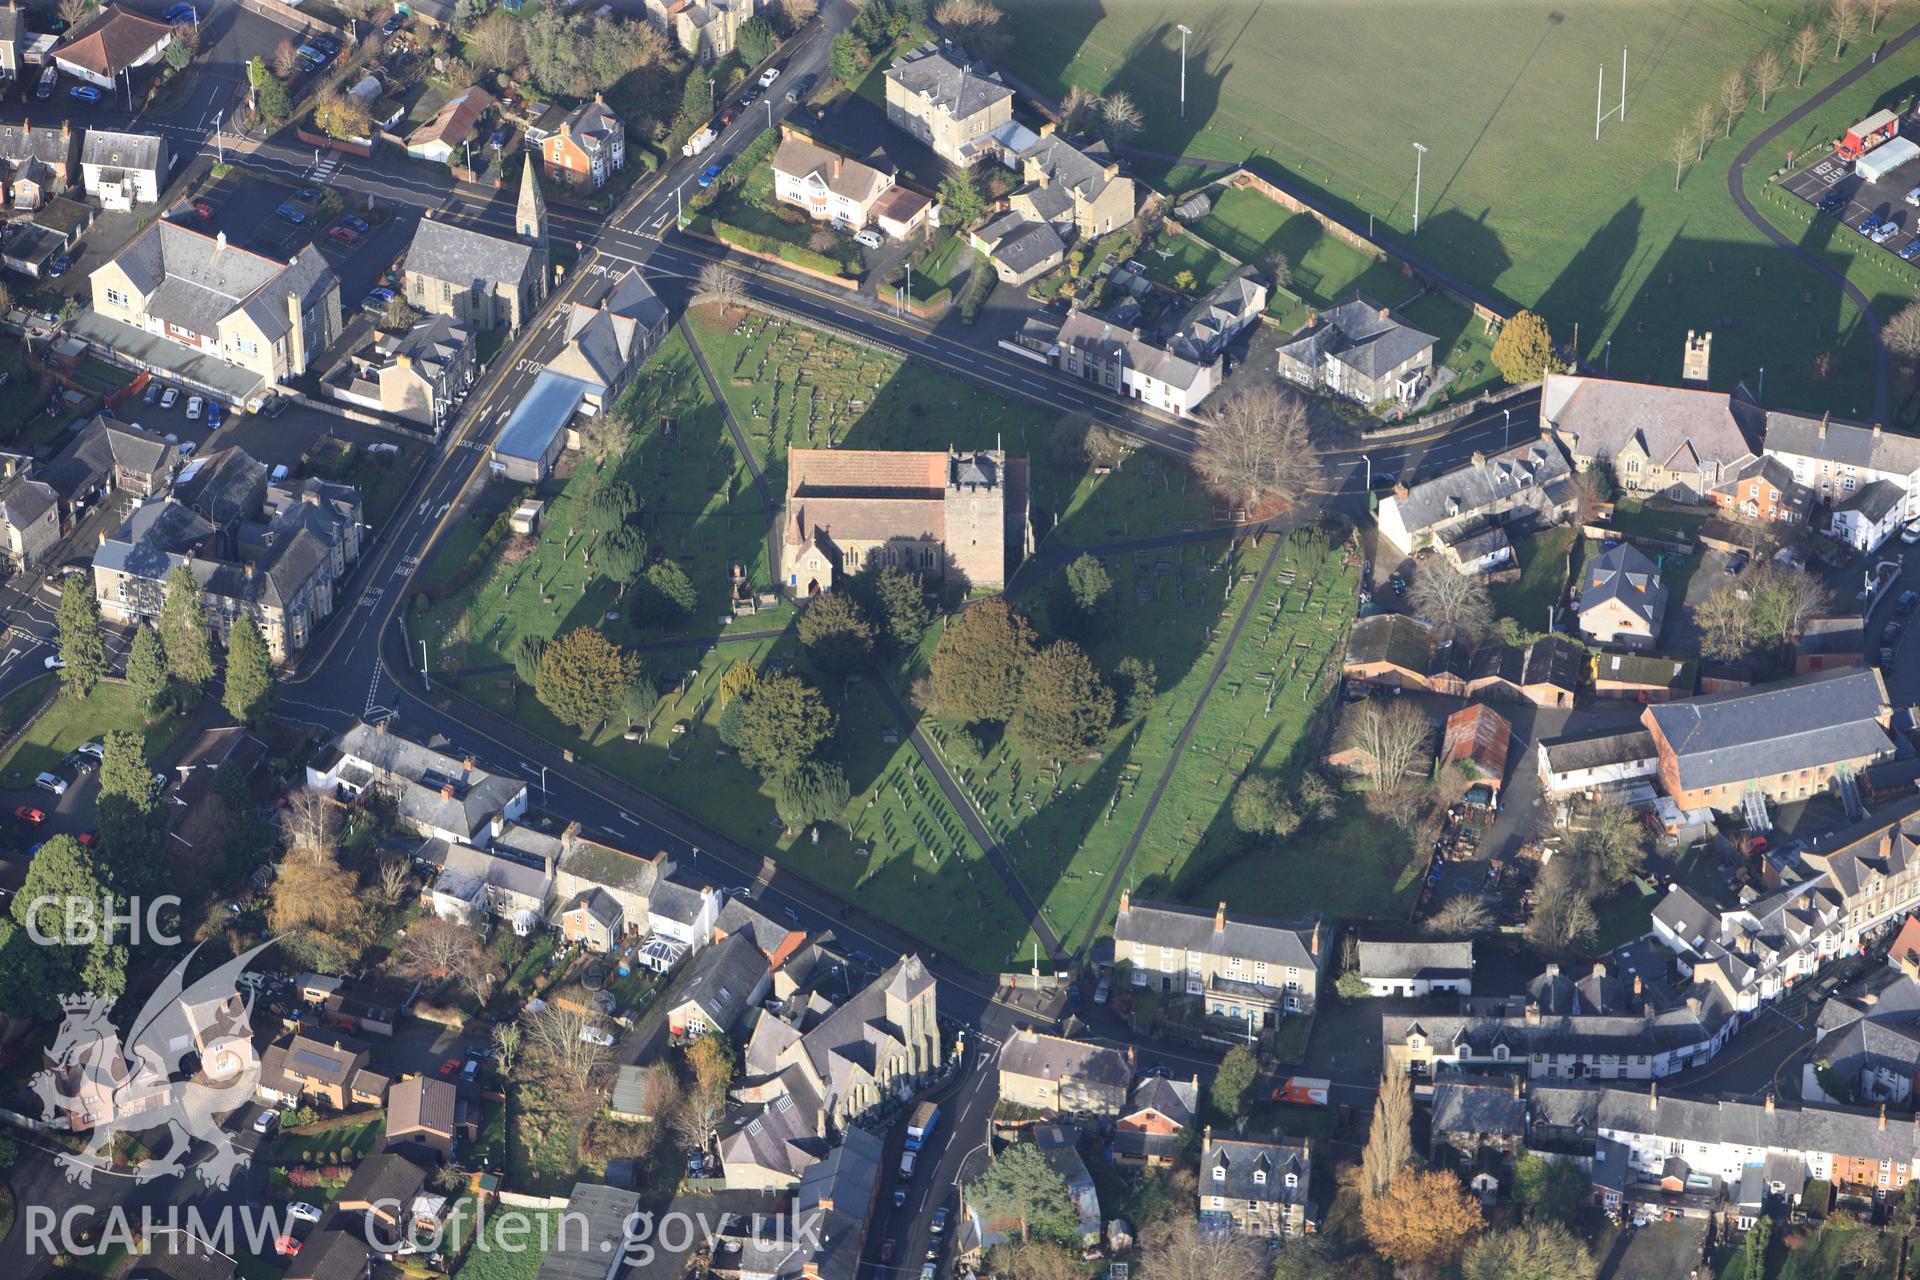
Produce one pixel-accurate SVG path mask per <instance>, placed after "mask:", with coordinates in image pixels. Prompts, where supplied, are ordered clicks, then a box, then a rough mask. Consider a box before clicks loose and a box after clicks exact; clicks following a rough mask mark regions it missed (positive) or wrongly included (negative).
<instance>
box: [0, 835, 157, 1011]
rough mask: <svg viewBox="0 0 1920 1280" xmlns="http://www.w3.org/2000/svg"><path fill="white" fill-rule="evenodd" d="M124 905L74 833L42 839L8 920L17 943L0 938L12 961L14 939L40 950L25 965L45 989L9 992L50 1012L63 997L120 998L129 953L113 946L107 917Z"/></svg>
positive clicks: (94, 857) (119, 945) (99, 864)
mask: <svg viewBox="0 0 1920 1280" xmlns="http://www.w3.org/2000/svg"><path fill="white" fill-rule="evenodd" d="M125 907H126V904H125V902H124V901H123V900H122V899H121V898H120V896H119V895H118V894H116V893H115V892H114V891H113V880H112V877H111V876H110V875H108V874H107V871H106V868H105V866H104V864H103V862H102V860H101V855H100V854H99V852H98V851H96V850H93V849H88V848H86V847H85V846H83V845H82V844H81V843H80V842H79V841H78V840H75V839H74V838H73V837H72V836H65V835H61V836H55V837H53V838H52V839H51V840H49V841H47V842H46V844H45V845H43V846H42V847H41V849H40V852H39V853H37V854H35V855H34V858H33V861H31V862H29V863H28V864H27V878H26V883H25V884H23V885H22V886H21V888H20V891H19V892H18V893H16V894H15V895H14V896H13V905H12V913H13V923H14V924H16V925H18V926H19V928H20V931H21V932H20V933H19V935H17V939H16V938H15V937H7V938H0V955H4V956H7V957H8V958H18V956H17V948H16V942H17V941H24V942H26V943H27V950H32V951H38V952H40V953H41V955H40V957H39V961H38V963H36V962H35V961H26V962H25V963H26V964H27V965H28V967H29V971H30V972H32V973H33V975H34V977H35V978H37V979H38V980H39V981H40V982H41V983H42V984H43V987H42V990H41V991H40V992H39V993H38V995H37V996H26V995H23V994H14V993H9V994H10V995H13V998H18V999H25V1000H26V1001H27V1002H28V1003H34V1004H38V1006H39V1007H40V1008H41V1009H43V1010H46V1011H49V1012H56V1013H57V1008H58V1006H57V1005H56V1004H55V1003H54V1002H55V1001H57V1000H58V998H59V997H61V996H63V995H76V994H82V993H84V994H89V995H94V996H99V997H102V998H104V999H107V1000H118V999H119V998H120V996H121V995H122V994H123V993H124V992H125V991H126V989H127V948H126V946H125V945H124V944H122V943H118V942H116V941H114V933H113V931H112V930H111V929H109V928H107V926H106V919H107V917H108V915H109V914H120V913H122V912H123V911H124V910H125ZM30 925H31V929H29V926H30ZM89 925H91V926H93V927H92V928H91V929H89ZM34 933H38V934H39V938H35V937H33V934H34ZM68 938H72V939H73V941H71V942H68V941H67V939H68ZM40 939H52V940H53V941H52V942H44V943H43V942H41V941H40ZM0 989H3V988H0Z"/></svg>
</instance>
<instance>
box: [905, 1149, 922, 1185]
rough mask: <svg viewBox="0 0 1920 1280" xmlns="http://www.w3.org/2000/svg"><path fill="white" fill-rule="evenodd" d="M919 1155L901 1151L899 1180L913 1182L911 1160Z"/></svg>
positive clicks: (915, 1152)
mask: <svg viewBox="0 0 1920 1280" xmlns="http://www.w3.org/2000/svg"><path fill="white" fill-rule="evenodd" d="M919 1154H920V1153H919V1152H918V1151H902V1152H901V1153H900V1180H901V1181H902V1182H912V1181H913V1159H914V1157H915V1156H917V1155H919Z"/></svg>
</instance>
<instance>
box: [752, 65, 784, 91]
mask: <svg viewBox="0 0 1920 1280" xmlns="http://www.w3.org/2000/svg"><path fill="white" fill-rule="evenodd" d="M779 78H780V68H778V67H768V68H767V69H766V70H765V71H762V72H761V73H760V79H759V81H758V82H757V83H758V84H759V85H760V87H761V88H762V89H767V88H771V87H772V86H773V82H774V81H775V80H778V79H779Z"/></svg>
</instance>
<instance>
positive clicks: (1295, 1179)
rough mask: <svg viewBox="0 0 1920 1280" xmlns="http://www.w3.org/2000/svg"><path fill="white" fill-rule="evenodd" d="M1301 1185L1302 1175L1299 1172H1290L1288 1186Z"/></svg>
mask: <svg viewBox="0 0 1920 1280" xmlns="http://www.w3.org/2000/svg"><path fill="white" fill-rule="evenodd" d="M1299 1185H1300V1175H1299V1174H1297V1173H1290V1174H1288V1175H1287V1186H1289V1187H1297V1186H1299Z"/></svg>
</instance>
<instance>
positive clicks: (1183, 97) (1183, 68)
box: [1180, 22, 1193, 120]
mask: <svg viewBox="0 0 1920 1280" xmlns="http://www.w3.org/2000/svg"><path fill="white" fill-rule="evenodd" d="M1192 34H1193V28H1191V27H1189V26H1187V24H1186V23H1184V22H1183V23H1181V24H1180V118H1181V119H1182V120H1185V119H1186V118H1187V37H1188V36H1190V35H1192Z"/></svg>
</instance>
